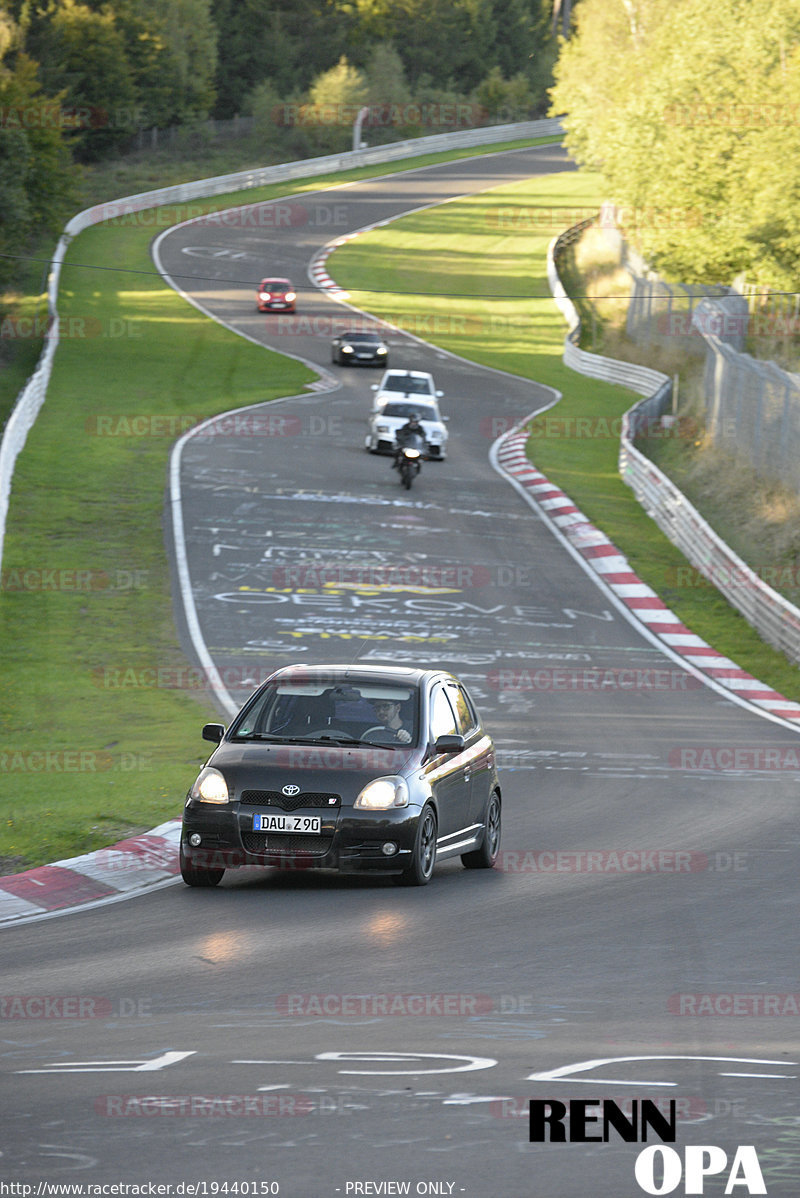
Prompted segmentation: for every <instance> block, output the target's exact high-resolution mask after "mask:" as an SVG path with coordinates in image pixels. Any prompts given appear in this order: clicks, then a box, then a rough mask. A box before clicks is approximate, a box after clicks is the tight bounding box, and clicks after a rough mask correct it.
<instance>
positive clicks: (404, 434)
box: [392, 412, 428, 470]
mask: <svg viewBox="0 0 800 1198" xmlns="http://www.w3.org/2000/svg"><path fill="white" fill-rule="evenodd" d="M395 439H396V441H397V449H396V450H395V453H394V462H393V464H392V469H393V470H396V469H397V468H398V466H399V465H400V456H401V453H402V451H403V450H404V449H405V448H406V447H407V446H408V447H411V448H413V449H418V450H419V451H420V453H422V454H424V453H425V451H426V449H427V448H428V446H427V442H426V440H425V430H424V429H423V427H422V425H421V423H420V419H419V414H418V413H417V412H410V413H409V417H408V420H407V421H406V423H405V424H404V425H402V427H401V428H399V429H398V430H397V432H396V434H395Z"/></svg>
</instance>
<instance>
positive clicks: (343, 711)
mask: <svg viewBox="0 0 800 1198" xmlns="http://www.w3.org/2000/svg"><path fill="white" fill-rule="evenodd" d="M418 710H419V695H418V692H417V689H416V688H415V687H410V686H397V685H394V684H393V683H391V682H388V683H382V682H379V681H373V680H371V679H370V680H368V681H359V680H358V679H356V680H354V681H350V680H349V679H348V680H347V682H341V681H329V680H328V681H326V680H325V679H322V680H318V679H315V680H313V681H310V680H309V681H305V680H300V681H295V680H292V679H288V680H286V681H281V680H278V681H277V682H275V683H270V684H269V685H268V686H266V687H265V688H264V690H263V691H261V692H259V693H258V694H256V695H255V696H254V697H253V700H252V702H251V703H249V704H248V705H247V707H245V708H244V710H243V711H242V713H241V715H240V716H239V717H238V718H237V719H236V720H235V721H234V724H233V725H232V727H231V736H232V737H233V738H234V739H237V740H239V739H245V740H250V739H252V740H272V741H276V742H283V743H284V744H286V743H294V742H300V741H302V742H314V741H321V742H323V743H325V742H326V741H332V742H334V743H337V744H365V745H366V744H369V745H375V744H382V745H397V744H414V743H416V739H417V729H418V726H419V718H418ZM401 729H402V730H404V731H403V732H402V733H400V730H401ZM398 733H400V734H399V735H398Z"/></svg>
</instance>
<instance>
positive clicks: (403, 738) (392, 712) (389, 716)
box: [364, 699, 411, 745]
mask: <svg viewBox="0 0 800 1198" xmlns="http://www.w3.org/2000/svg"><path fill="white" fill-rule="evenodd" d="M372 706H373V708H374V711H375V715H376V717H377V719H378V720H380V723H379V724H376V726H375V727H374V728H368V729H367V731H366V732H365V733H364V736H366V735H368V733H371V732H382V731H383V730H384V729H386V730H388V731H389V732H390V733H392V735H393V737H394V739H395V740H396V741H397V743H398V744H399V745H408V744H411V733H410V732H409V730H408V728H405V727H404V726H403V719H402V716H401V715H400V704H399V702H397V700H395V699H373V700H372Z"/></svg>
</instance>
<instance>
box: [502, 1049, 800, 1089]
mask: <svg viewBox="0 0 800 1198" xmlns="http://www.w3.org/2000/svg"><path fill="white" fill-rule="evenodd" d="M630 1061H729V1062H731V1063H732V1064H740V1065H796V1064H797V1061H765V1060H761V1059H760V1058H758V1057H699V1056H693V1055H680V1056H635V1057H598V1058H597V1059H596V1060H593V1061H577V1062H575V1064H572V1065H562V1066H560V1067H559V1068H558V1069H549V1070H546V1071H545V1072H543V1073H529V1074H528V1076H527V1078H526V1079H525V1080H526V1081H529V1082H570V1083H571V1082H579V1083H582V1084H584V1085H587V1086H593V1085H611V1086H676V1085H677V1084H678V1083H677V1082H656V1081H643V1082H641V1081H632V1080H630V1079H629V1078H618V1077H576V1076H575V1075H576V1074H577V1073H586V1072H588V1071H589V1070H590V1069H597V1068H598V1067H599V1066H601V1065H614V1064H617V1063H619V1064H627V1063H628V1062H630ZM719 1076H720V1077H762V1076H764V1077H767V1076H770V1077H786V1078H787V1079H790V1078H791V1077H792V1075H791V1074H781V1073H776V1074H758V1073H720V1075H719Z"/></svg>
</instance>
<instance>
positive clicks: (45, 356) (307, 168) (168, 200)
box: [0, 117, 563, 563]
mask: <svg viewBox="0 0 800 1198" xmlns="http://www.w3.org/2000/svg"><path fill="white" fill-rule="evenodd" d="M562 132H563V126H562V124H561V122H560V120H559V119H558V118H557V117H552V118H547V119H544V120H540V121H522V122H520V123H518V124H513V125H492V126H489V127H486V128H482V129H459V130H457V131H456V132H453V133H436V134H432V135H431V136H429V137H418V138H414V139H412V140H408V141H397V142H391V143H390V144H389V145H385V146H372V147H368V148H367V149H363V150H348V151H345V152H343V153H341V154H329V155H326V156H325V157H322V158H306V159H302V160H300V161H298V162H282V163H278V164H276V165H275V166H265V167H259V168H257V169H255V170H247V171H236V172H235V173H233V174H229V175H216V176H214V177H213V178H211V179H200V180H197V181H196V182H192V183H180V184H177V185H176V186H173V187H162V188H157V189H155V190H154V191H144V192H139V193H138V194H136V195H132V196H124V197H122V198H121V199H119V200H114V201H113V202H111V203H107V204H95V205H94V206H93V207H92V208H85V209H84V210H83V211H82V212H78V213H76V215H75V216H73V217H72V218H71V219H70V220H69V221H67V223H66V225H65V226H64V231H63V233H62V234H61V237H60V238H59V240H58V244H57V246H56V248H55V251H54V253H53V257H52V259H51V269H50V274H49V277H48V280H47V310H48V315H49V327H48V333H47V344H46V345H45V348H44V350H43V351H42V354H41V356H40V358H39V361H38V363H37V366H36V370H35V371H34V373H33V374H32V375H31V377H30V379H29V380H28V382H27V384H26V385H25V387H24V388H23V389H22V391H21V392H20V393H19V395H18V396H17V400H16V403H15V405H14V409H13V411H12V413H11V415H10V416H9V419H8V423H7V424H6V427H5V430H4V432H3V439H2V441H1V442H0V563H2V560H3V543H4V540H5V530H6V519H7V516H8V503H9V498H10V495H11V480H12V478H13V475H14V466H15V464H16V461H17V458H18V456H19V454H20V453H21V451H22V448H23V446H24V445H25V441H26V439H27V436H28V433H29V432H30V430H31V429H32V428H33V425H34V424H35V422H36V418H37V416H38V415H39V412H40V411H41V408H42V404H43V403H44V401H45V398H46V395H47V386H48V383H49V382H50V375H51V372H52V369H53V358H54V357H55V352H56V349H57V348H58V307H57V300H58V283H59V278H60V275H61V265H62V263H63V261H64V255H65V254H66V252H67V247H68V245H69V243H70V241H71V240H72V238H73V237H76V236H77V235H78V233H81V232H83V230H84V229H88V228H90V227H91V226H92V225H97V224H101V223H102V222H103V221H105V220H111V219H112V218H113V217H115V216H124V215H127V214H128V213H130V212H140V211H142V210H143V209H147V208H155V207H158V206H159V205H161V204H185V203H187V202H188V201H190V200H199V199H210V198H212V197H213V196H218V195H226V194H227V193H229V192H235V191H247V190H250V189H251V188H255V187H264V186H266V185H267V184H269V183H282V182H287V181H290V180H292V179H300V178H309V177H314V176H316V175H328V174H333V173H335V172H336V171H342V170H352V169H353V168H354V167H359V166H370V165H373V164H375V163H383V162H387V163H391V162H396V161H398V160H399V159H401V158H416V157H420V156H422V155H424V154H439V153H442V152H443V151H447V150H458V149H469V148H472V147H475V146H484V145H486V146H491V145H494V144H496V143H498V142H504V141H524V140H528V139H530V138H536V137H556V136H559V135H560V134H561V133H562Z"/></svg>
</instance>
